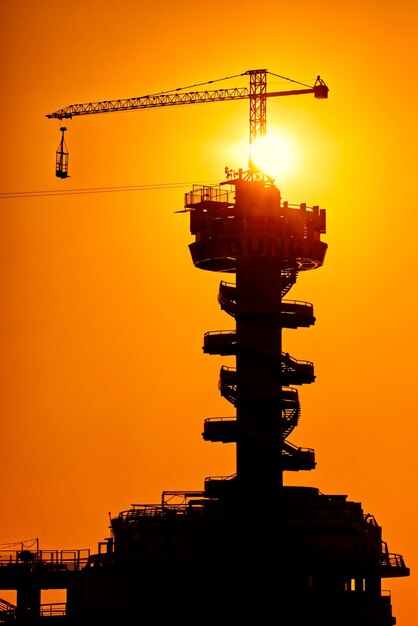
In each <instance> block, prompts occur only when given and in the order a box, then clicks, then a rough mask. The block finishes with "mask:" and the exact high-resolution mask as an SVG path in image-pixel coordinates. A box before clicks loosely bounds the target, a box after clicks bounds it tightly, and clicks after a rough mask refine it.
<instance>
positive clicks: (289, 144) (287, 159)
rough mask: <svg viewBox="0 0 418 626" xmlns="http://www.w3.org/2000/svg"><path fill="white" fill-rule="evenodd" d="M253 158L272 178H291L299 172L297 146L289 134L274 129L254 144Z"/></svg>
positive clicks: (252, 149) (257, 165) (254, 162)
mask: <svg viewBox="0 0 418 626" xmlns="http://www.w3.org/2000/svg"><path fill="white" fill-rule="evenodd" d="M251 158H252V162H253V164H254V165H255V166H256V167H257V168H258V169H260V170H261V171H262V172H264V173H265V174H268V175H269V176H271V177H272V178H274V179H280V180H283V179H284V178H291V177H292V176H293V175H294V174H295V173H296V170H297V144H296V142H295V140H294V139H293V138H292V137H291V136H290V135H288V134H287V133H285V132H283V131H279V130H275V129H273V130H271V131H269V132H268V133H267V134H266V135H265V136H264V137H262V138H260V139H258V140H257V141H256V142H255V143H253V144H252V146H251Z"/></svg>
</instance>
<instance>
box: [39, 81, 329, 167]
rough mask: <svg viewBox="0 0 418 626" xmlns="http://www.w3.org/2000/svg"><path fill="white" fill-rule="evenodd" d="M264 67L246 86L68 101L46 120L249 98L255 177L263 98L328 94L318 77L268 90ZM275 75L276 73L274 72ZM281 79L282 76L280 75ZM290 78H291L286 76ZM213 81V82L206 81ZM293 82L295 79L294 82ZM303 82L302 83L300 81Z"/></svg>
mask: <svg viewBox="0 0 418 626" xmlns="http://www.w3.org/2000/svg"><path fill="white" fill-rule="evenodd" d="M268 73H269V72H268V71H267V70H265V69H261V70H247V71H246V72H244V73H243V74H240V76H245V75H248V76H249V77H250V84H249V88H248V87H234V88H232V89H215V90H207V91H187V92H186V91H184V90H183V89H181V88H179V89H176V90H173V91H174V93H173V91H168V92H162V93H158V94H153V95H146V96H140V97H137V98H126V99H119V100H104V101H101V102H87V103H84V104H71V105H69V106H67V107H64V108H62V109H58V110H57V111H54V112H53V113H49V114H48V115H47V116H46V117H47V118H49V119H58V120H60V121H63V120H67V119H72V118H73V117H78V116H81V115H93V114H99V113H115V112H117V111H133V110H139V109H150V108H157V107H166V106H177V105H183V104H202V103H205V102H223V101H228V100H247V99H249V101H250V119H249V124H250V136H249V140H250V151H249V163H248V165H249V172H250V174H249V176H250V178H252V179H257V178H259V177H261V176H262V173H261V172H259V171H258V170H257V167H256V166H255V164H254V162H253V159H252V150H251V148H252V146H253V145H254V143H255V142H256V141H257V140H258V139H260V138H261V137H264V136H265V134H266V121H267V120H266V100H267V98H271V97H276V96H293V95H302V94H314V97H315V98H318V99H324V98H327V97H328V87H327V86H326V84H325V83H324V81H323V80H322V79H321V77H320V76H318V77H317V79H316V81H315V84H314V85H313V86H312V87H310V86H309V85H305V88H304V89H292V90H287V91H273V92H268V91H267V74H268ZM273 75H274V76H276V75H275V74H273ZM280 78H283V77H282V76H280ZM287 80H291V79H287ZM209 82H214V81H209ZM292 82H297V81H293V80H292ZM299 84H301V85H302V84H303V83H299ZM66 130H67V129H66V126H65V125H62V126H61V127H60V131H61V141H60V144H59V146H58V149H57V152H56V169H55V173H56V176H57V177H58V178H67V177H68V158H69V153H68V150H67V146H66V143H65V139H64V133H65V131H66Z"/></svg>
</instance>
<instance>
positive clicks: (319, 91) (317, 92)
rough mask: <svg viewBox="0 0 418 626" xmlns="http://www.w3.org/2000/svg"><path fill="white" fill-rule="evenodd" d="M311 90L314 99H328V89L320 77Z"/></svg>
mask: <svg viewBox="0 0 418 626" xmlns="http://www.w3.org/2000/svg"><path fill="white" fill-rule="evenodd" d="M313 90H314V97H315V98H319V99H320V100H324V99H325V98H328V91H329V89H328V87H327V86H326V84H325V83H324V81H323V80H322V78H321V77H320V76H318V78H317V79H316V81H315V85H314V87H313Z"/></svg>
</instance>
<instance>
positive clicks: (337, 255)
mask: <svg viewBox="0 0 418 626" xmlns="http://www.w3.org/2000/svg"><path fill="white" fill-rule="evenodd" d="M202 7H203V8H199V5H198V3H196V2H190V1H188V0H187V1H183V2H179V3H174V4H173V3H172V2H168V1H166V0H164V1H161V2H158V3H151V4H149V3H145V2H137V1H134V0H120V1H119V2H118V3H114V2H110V1H109V0H101V1H100V2H98V1H97V0H96V1H94V0H83V1H82V2H81V1H80V0H74V1H73V2H72V3H71V4H70V5H69V8H67V9H65V10H59V9H58V8H57V4H56V3H55V2H54V3H53V2H52V1H51V0H38V1H37V2H36V3H35V2H32V1H31V0H14V2H7V3H6V2H3V3H1V5H0V12H1V14H0V18H1V19H0V24H1V26H0V28H1V37H0V42H1V43H0V46H1V58H2V59H3V63H2V76H1V80H2V89H3V98H2V101H1V109H2V114H1V116H0V124H1V137H2V143H3V150H2V157H1V168H0V179H1V185H0V191H1V194H4V193H5V192H37V191H40V190H57V191H58V190H70V189H81V190H86V189H91V188H97V187H99V188H103V187H106V188H109V187H115V186H118V187H120V186H127V185H150V184H155V185H159V184H167V183H184V185H183V187H178V188H175V187H171V188H167V189H162V188H158V189H153V190H147V191H134V192H133V191H129V192H119V193H105V192H102V193H80V194H76V195H58V196H53V197H47V196H40V197H36V196H34V195H33V193H32V194H30V195H29V197H25V198H13V199H11V198H4V197H0V219H1V228H0V239H1V241H0V257H1V260H0V281H1V308H0V332H1V343H2V351H1V360H0V367H1V376H0V410H1V415H2V455H1V474H0V475H1V479H0V480H1V494H2V515H1V518H0V543H2V542H3V543H6V542H12V541H20V540H24V539H28V538H32V537H38V538H39V539H40V543H41V547H43V548H44V549H47V548H51V549H52V548H57V549H58V548H67V549H70V548H91V549H92V550H93V551H94V550H95V549H96V546H97V542H98V541H101V540H102V539H103V538H104V537H105V536H107V534H108V512H111V513H112V514H117V513H118V512H119V511H120V510H123V509H126V508H129V506H130V504H131V503H134V502H143V503H152V502H158V501H159V500H160V497H161V492H162V491H163V490H164V489H201V488H203V481H204V478H205V476H211V475H226V474H230V473H232V472H233V471H234V469H235V467H234V448H233V446H222V444H209V443H205V442H204V441H203V439H202V438H201V431H202V425H203V419H204V418H205V417H212V416H221V415H231V414H233V411H231V407H230V405H229V404H228V403H227V402H226V400H224V399H222V398H221V397H220V396H219V393H218V388H217V382H218V373H219V368H220V366H221V364H222V363H226V361H227V360H228V359H226V360H225V358H223V359H222V358H221V357H213V356H212V357H210V356H206V355H204V354H203V352H202V349H201V347H202V343H203V333H204V332H205V331H208V330H216V329H226V328H232V327H233V322H232V320H231V319H230V318H229V317H228V316H227V315H226V314H225V313H223V312H221V311H220V310H219V307H218V304H217V288H218V284H219V280H220V276H218V275H216V274H211V273H205V272H202V271H198V270H196V269H195V268H194V267H193V264H192V262H191V258H190V255H189V251H188V244H189V243H190V241H191V237H190V234H189V224H188V216H187V215H185V214H180V215H177V214H175V213H174V212H175V211H176V210H180V209H182V208H183V199H184V193H185V192H186V191H188V189H189V188H190V187H191V183H193V182H196V183H198V182H200V181H213V182H214V183H216V182H218V181H220V180H222V179H223V172H224V167H225V165H228V166H230V167H234V168H238V167H244V168H245V167H246V165H247V160H248V154H247V151H246V147H245V146H246V142H247V140H248V134H249V128H248V116H249V113H248V102H247V101H243V102H224V103H211V104H204V105H193V106H190V107H186V106H185V107H174V108H172V109H164V110H161V109H160V110H159V109H155V110H149V111H136V112H132V113H117V114H110V115H98V116H88V117H83V118H75V119H74V120H72V121H71V122H70V123H69V131H68V133H67V143H68V148H69V150H70V174H71V177H70V178H69V179H67V180H64V181H63V180H58V179H56V178H55V176H54V163H55V150H56V147H57V145H58V142H59V139H60V136H59V131H58V128H59V123H58V122H56V121H54V120H48V119H46V117H45V115H46V114H47V113H50V112H52V111H54V110H56V109H58V108H61V107H63V106H66V105H69V104H73V103H78V102H89V101H95V100H111V99H115V98H125V97H134V96H141V95H144V94H147V93H154V92H160V91H164V90H168V89H172V88H176V87H182V86H186V85H193V84H195V83H201V82H204V81H209V80H215V79H218V78H222V77H225V76H231V75H236V74H241V73H242V72H245V71H246V70H248V69H257V68H266V69H268V70H270V71H271V72H274V73H277V74H280V75H284V76H288V77H291V78H293V79H296V80H300V81H302V82H305V83H309V84H313V82H314V81H315V78H316V76H317V75H318V74H320V75H321V77H322V78H323V79H324V80H325V82H326V83H327V85H328V87H329V89H330V93H329V99H328V100H326V101H317V100H315V99H314V98H313V97H312V96H299V97H297V98H296V97H288V98H275V99H271V100H270V101H268V104H267V129H269V128H272V127H274V126H277V127H278V128H281V129H282V130H285V131H286V133H288V134H289V135H290V136H292V137H293V138H294V141H295V142H296V144H297V146H298V168H295V169H293V170H292V171H291V172H290V173H289V174H288V175H286V176H284V177H283V180H276V182H277V185H278V186H279V187H280V189H281V191H282V196H283V198H284V199H285V200H288V201H289V202H295V203H299V202H307V204H308V205H312V204H319V205H320V207H321V208H325V209H326V211H327V234H326V235H325V237H324V239H325V240H326V242H327V243H328V245H329V250H328V253H327V257H326V263H325V265H324V267H323V268H321V269H319V270H316V271H315V272H307V273H305V274H302V275H300V277H299V280H298V283H297V284H296V286H295V287H294V288H293V289H292V291H291V292H290V294H289V297H290V298H295V299H302V300H307V301H310V302H313V303H314V306H315V314H316V317H317V323H316V325H315V326H314V327H313V328H309V329H299V330H297V331H294V330H287V331H284V348H285V349H286V351H289V352H290V353H291V354H292V355H293V356H294V357H296V358H298V359H307V360H311V361H313V362H314V363H315V373H316V377H317V378H316V382H315V384H313V385H306V386H303V387H301V388H300V394H299V395H300V399H301V403H302V416H301V421H300V426H299V427H298V428H297V429H296V430H295V432H294V433H292V436H291V441H292V442H294V443H296V444H298V445H301V446H308V447H313V448H315V451H316V458H317V464H318V465H317V469H316V470H315V471H314V472H303V473H299V474H297V475H293V474H291V475H287V476H286V483H287V484H306V485H313V486H317V487H319V489H320V490H321V491H322V492H324V493H332V494H337V493H343V494H347V495H348V497H349V498H350V499H353V500H356V501H360V502H361V503H362V504H363V508H364V511H365V512H366V513H372V514H374V515H375V517H376V519H377V521H378V523H380V524H381V525H382V527H383V538H384V539H385V541H387V542H388V544H389V549H390V551H392V552H399V553H401V554H403V556H404V558H405V560H406V564H407V565H408V566H409V567H410V568H411V576H410V578H408V579H400V580H387V581H385V582H384V585H383V587H384V588H385V589H391V590H392V603H393V612H394V615H395V616H396V617H397V624H398V626H415V624H416V623H417V622H418V613H417V609H416V606H415V597H416V582H415V575H416V574H415V572H416V570H417V569H418V548H417V543H416V533H417V508H418V504H417V503H418V487H417V480H416V477H417V473H418V455H417V454H416V449H417V446H418V427H417V425H416V415H417V396H416V388H417V365H416V363H417V358H418V345H417V343H418V341H417V331H416V319H417V317H418V310H417V308H418V307H417V302H418V299H417V295H416V276H417V270H418V261H417V254H416V249H417V227H418V211H417V208H416V198H415V190H414V185H415V178H416V171H415V170H416V150H417V145H418V125H417V122H416V111H417V109H418V102H417V100H418V87H417V84H416V80H415V67H416V64H417V56H418V54H417V44H416V32H417V26H418V24H417V15H418V6H417V4H416V2H412V1H411V2H406V1H401V2H398V3H397V4H396V9H394V5H393V3H392V2H389V1H388V0H383V1H382V0H380V1H379V2H377V0H376V1H367V0H366V1H365V0H362V1H360V0H352V1H351V2H346V1H345V0H343V1H341V2H338V3H337V2H336V3H331V2H329V0H328V1H324V0H322V1H321V0H317V1H315V2H313V1H308V0H302V1H299V2H297V3H289V6H288V7H285V6H283V3H277V2H273V1H270V0H267V2H264V3H263V5H262V6H261V5H260V4H258V5H257V4H255V5H252V4H251V3H247V4H246V3H245V1H244V2H240V3H235V2H228V3H225V2H220V1H219V0H214V1H213V2H212V3H210V5H209V4H207V3H205V4H204V5H202ZM269 81H270V79H269ZM269 84H270V82H269ZM247 85H248V82H247V77H243V78H241V79H237V80H236V81H232V82H230V81H229V82H228V84H227V85H225V86H229V87H233V86H247ZM289 86H290V85H289V83H286V82H283V81H279V80H277V81H276V82H274V83H272V84H271V87H272V88H274V89H275V90H279V89H288V88H289ZM237 145H241V146H244V148H240V149H239V150H238V149H237ZM1 194H0V195H1ZM1 596H2V594H1V593H0V597H1Z"/></svg>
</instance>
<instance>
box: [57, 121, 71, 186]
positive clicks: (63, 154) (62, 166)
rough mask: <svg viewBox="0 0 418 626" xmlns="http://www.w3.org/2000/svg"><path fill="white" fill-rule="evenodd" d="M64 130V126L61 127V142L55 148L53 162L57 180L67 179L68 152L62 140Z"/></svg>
mask: <svg viewBox="0 0 418 626" xmlns="http://www.w3.org/2000/svg"><path fill="white" fill-rule="evenodd" d="M66 130H67V129H66V127H65V126H61V128H60V131H61V141H60V143H59V146H58V148H57V154H56V160H55V176H57V178H67V177H68V150H67V146H66V144H65V139H64V133H65V131H66Z"/></svg>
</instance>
